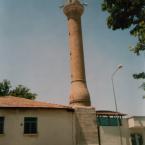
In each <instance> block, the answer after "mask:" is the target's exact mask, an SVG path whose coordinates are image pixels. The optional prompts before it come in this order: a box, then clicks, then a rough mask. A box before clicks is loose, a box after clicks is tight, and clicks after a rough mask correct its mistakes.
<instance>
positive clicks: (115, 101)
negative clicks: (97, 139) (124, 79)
mask: <svg viewBox="0 0 145 145" xmlns="http://www.w3.org/2000/svg"><path fill="white" fill-rule="evenodd" d="M122 67H123V65H121V64H120V65H118V66H117V68H116V70H115V71H114V72H113V74H112V76H111V81H112V88H113V96H114V103H115V111H116V112H118V106H117V100H116V94H115V88H114V76H115V74H116V73H117V72H118V70H120V69H121V68H122ZM117 124H118V129H119V134H120V143H121V145H123V142H122V132H121V128H120V121H119V118H118V119H117Z"/></svg>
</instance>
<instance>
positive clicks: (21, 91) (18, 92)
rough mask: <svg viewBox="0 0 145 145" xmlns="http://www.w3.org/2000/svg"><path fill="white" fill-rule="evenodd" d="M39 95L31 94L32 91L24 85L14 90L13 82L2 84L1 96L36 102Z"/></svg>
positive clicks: (6, 81)
mask: <svg viewBox="0 0 145 145" xmlns="http://www.w3.org/2000/svg"><path fill="white" fill-rule="evenodd" d="M36 95H37V94H35V93H31V91H30V89H28V88H27V87H25V86H23V85H18V86H17V87H16V88H14V89H12V86H11V82H10V81H8V80H3V81H2V82H0V96H15V97H22V98H26V99H31V100H34V99H35V97H36Z"/></svg>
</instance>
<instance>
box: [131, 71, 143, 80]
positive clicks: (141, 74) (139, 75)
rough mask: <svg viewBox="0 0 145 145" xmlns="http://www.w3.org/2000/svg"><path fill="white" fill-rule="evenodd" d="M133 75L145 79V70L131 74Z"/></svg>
mask: <svg viewBox="0 0 145 145" xmlns="http://www.w3.org/2000/svg"><path fill="white" fill-rule="evenodd" d="M133 77H134V78H135V79H145V72H142V73H139V74H133Z"/></svg>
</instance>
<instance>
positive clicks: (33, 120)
mask: <svg viewBox="0 0 145 145" xmlns="http://www.w3.org/2000/svg"><path fill="white" fill-rule="evenodd" d="M24 134H38V118H37V117H24Z"/></svg>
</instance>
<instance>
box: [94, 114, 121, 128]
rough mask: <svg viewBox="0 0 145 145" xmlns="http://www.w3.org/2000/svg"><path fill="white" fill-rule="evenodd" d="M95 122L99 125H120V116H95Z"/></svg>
mask: <svg viewBox="0 0 145 145" xmlns="http://www.w3.org/2000/svg"><path fill="white" fill-rule="evenodd" d="M97 124H98V125H100V126H118V124H119V125H120V126H121V118H119V117H103V116H98V117H97Z"/></svg>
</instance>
